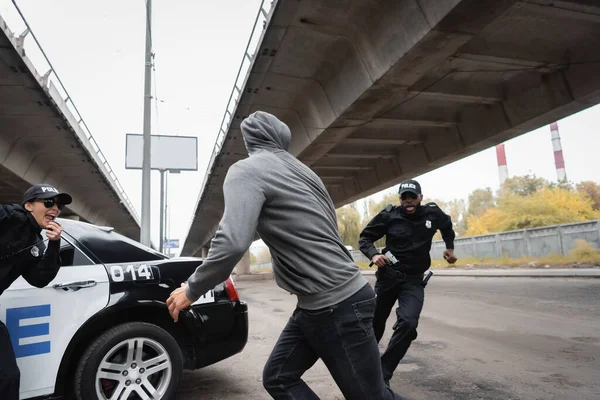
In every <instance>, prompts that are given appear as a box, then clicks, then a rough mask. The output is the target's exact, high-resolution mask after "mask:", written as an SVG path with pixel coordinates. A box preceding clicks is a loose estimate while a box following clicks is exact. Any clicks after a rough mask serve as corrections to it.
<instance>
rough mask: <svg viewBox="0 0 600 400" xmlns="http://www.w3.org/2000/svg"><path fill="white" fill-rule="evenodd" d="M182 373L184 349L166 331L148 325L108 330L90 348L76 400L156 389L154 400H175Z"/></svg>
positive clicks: (79, 376)
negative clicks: (156, 395) (116, 392)
mask: <svg viewBox="0 0 600 400" xmlns="http://www.w3.org/2000/svg"><path fill="white" fill-rule="evenodd" d="M140 348H141V351H140V350H139V349H140ZM144 367H146V368H147V369H148V370H147V371H146V368H144ZM182 372H183V355H182V354H181V349H180V348H179V346H178V344H177V342H176V341H175V339H174V338H173V337H172V336H171V335H170V334H169V333H168V332H167V331H165V330H164V329H163V328H161V327H159V326H157V325H153V324H149V323H145V322H128V323H125V324H121V325H117V326H115V327H114V328H111V329H109V330H107V331H106V332H104V333H103V334H101V335H100V336H99V337H98V338H96V339H95V340H94V341H93V342H92V343H91V345H90V346H89V347H88V349H87V351H86V352H85V353H84V355H83V356H82V357H81V359H80V360H79V364H78V366H77V371H76V373H75V387H74V389H75V396H76V398H77V400H105V399H109V398H110V397H112V395H113V394H114V392H115V391H120V392H122V393H123V394H122V395H121V396H124V394H125V393H127V392H129V393H134V392H136V391H139V390H143V391H146V393H148V391H152V390H153V389H154V390H156V391H157V392H158V393H159V395H158V397H151V398H152V399H161V400H170V399H174V398H175V393H176V391H177V389H178V387H179V383H180V382H181V376H182ZM128 397H129V395H127V396H124V397H118V398H119V399H123V400H124V399H127V398H128ZM115 398H117V397H115Z"/></svg>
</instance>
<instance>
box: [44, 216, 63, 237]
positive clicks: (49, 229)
mask: <svg viewBox="0 0 600 400" xmlns="http://www.w3.org/2000/svg"><path fill="white" fill-rule="evenodd" d="M61 233H62V226H60V224H59V223H58V222H54V221H52V222H49V223H48V226H46V236H47V237H48V239H50V240H60V234H61Z"/></svg>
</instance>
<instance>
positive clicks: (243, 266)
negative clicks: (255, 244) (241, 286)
mask: <svg viewBox="0 0 600 400" xmlns="http://www.w3.org/2000/svg"><path fill="white" fill-rule="evenodd" d="M234 269H235V271H236V273H237V274H238V275H246V274H249V273H250V250H246V252H245V253H244V256H243V257H242V259H241V260H240V261H239V262H238V263H237V264H236V266H235V268H234Z"/></svg>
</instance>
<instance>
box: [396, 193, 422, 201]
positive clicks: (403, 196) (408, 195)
mask: <svg viewBox="0 0 600 400" xmlns="http://www.w3.org/2000/svg"><path fill="white" fill-rule="evenodd" d="M418 197H419V196H417V195H416V194H414V193H412V192H404V193H402V194H401V195H400V199H402V200H406V199H417V198H418Z"/></svg>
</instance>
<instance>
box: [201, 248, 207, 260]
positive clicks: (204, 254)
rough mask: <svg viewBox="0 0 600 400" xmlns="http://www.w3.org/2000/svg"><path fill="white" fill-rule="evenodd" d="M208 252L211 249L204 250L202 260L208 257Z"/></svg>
mask: <svg viewBox="0 0 600 400" xmlns="http://www.w3.org/2000/svg"><path fill="white" fill-rule="evenodd" d="M208 250H209V247H203V248H202V258H206V257H208Z"/></svg>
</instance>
